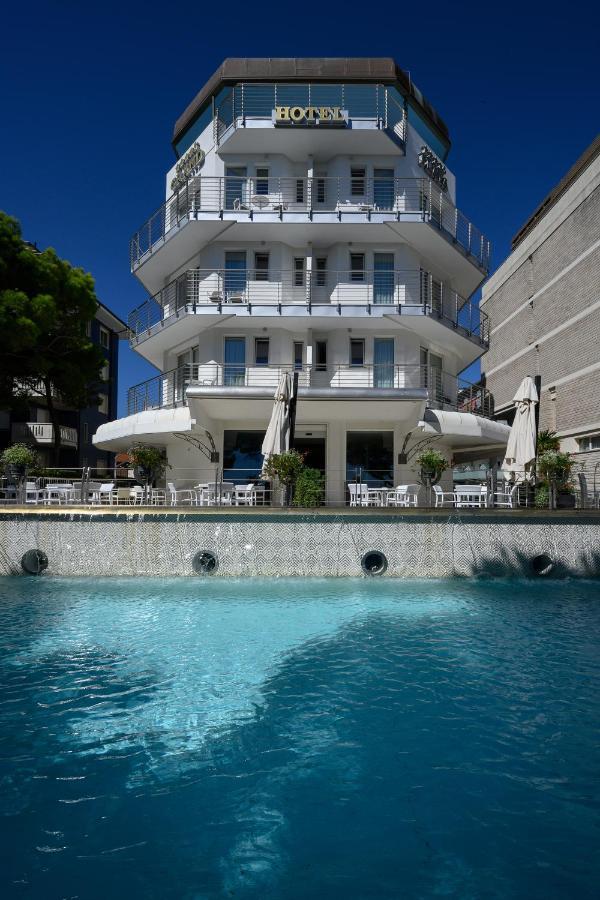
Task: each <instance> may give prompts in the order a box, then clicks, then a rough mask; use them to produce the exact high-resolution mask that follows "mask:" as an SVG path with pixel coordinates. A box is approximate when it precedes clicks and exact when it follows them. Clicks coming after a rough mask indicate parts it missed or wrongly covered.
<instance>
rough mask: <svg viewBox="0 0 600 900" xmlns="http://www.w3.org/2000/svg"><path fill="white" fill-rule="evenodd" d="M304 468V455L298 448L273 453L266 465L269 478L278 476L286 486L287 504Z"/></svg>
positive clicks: (265, 470) (265, 469) (265, 468)
mask: <svg viewBox="0 0 600 900" xmlns="http://www.w3.org/2000/svg"><path fill="white" fill-rule="evenodd" d="M303 468H304V456H303V455H302V453H299V452H298V451H297V450H286V452H285V453H273V454H272V455H271V456H269V458H268V459H267V461H266V463H265V465H264V469H263V471H264V473H265V475H268V477H269V478H276V479H277V480H278V481H280V482H281V484H282V485H283V486H284V487H285V504H286V506H287V505H288V504H289V498H290V495H291V491H292V488H293V486H294V484H295V482H296V479H297V478H298V475H299V474H300V472H301V471H302V469H303Z"/></svg>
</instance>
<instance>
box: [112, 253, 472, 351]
mask: <svg viewBox="0 0 600 900" xmlns="http://www.w3.org/2000/svg"><path fill="white" fill-rule="evenodd" d="M233 304H248V305H250V306H251V305H252V304H259V305H267V306H273V307H278V306H282V305H289V304H292V305H298V304H300V305H306V306H308V307H309V309H312V307H313V306H319V305H325V306H331V305H337V306H353V305H367V304H378V305H384V306H395V307H397V308H398V310H399V311H400V313H401V314H402V312H407V313H409V314H410V313H412V314H422V315H429V316H433V317H435V318H438V319H441V320H443V321H445V322H446V323H447V324H449V325H450V326H451V327H453V328H461V329H462V330H463V331H464V332H466V334H467V336H468V337H470V338H474V339H476V340H477V341H478V342H479V343H481V344H483V345H484V346H487V345H488V342H489V322H488V317H487V315H486V314H485V313H484V312H483V311H482V310H480V308H479V306H477V305H476V304H474V303H470V302H469V301H467V300H465V299H464V297H461V296H460V295H459V294H457V293H456V291H453V290H452V289H451V288H449V287H448V286H447V285H445V284H443V282H441V281H438V280H437V279H436V278H434V277H433V275H431V274H430V273H429V272H425V271H424V270H418V269H417V270H414V269H413V270H402V269H379V270H378V269H354V270H342V271H331V270H323V271H318V270H313V271H312V272H311V273H308V272H305V271H304V269H300V270H295V271H292V270H288V271H286V270H280V271H273V270H268V269H262V270H258V269H250V270H247V269H191V270H189V271H188V272H186V273H185V274H184V275H182V276H180V277H179V278H178V279H176V280H175V281H172V282H170V284H168V285H166V287H164V288H163V289H162V290H161V291H159V292H158V293H157V294H155V295H154V296H153V297H151V298H149V299H148V300H146V301H145V302H144V303H142V304H141V305H140V306H138V307H137V308H136V309H134V310H133V312H131V313H130V315H129V320H128V324H129V329H130V334H131V335H132V341H135V340H136V338H137V337H138V336H139V335H141V334H144V332H148V331H149V329H151V328H152V327H153V326H154V325H157V324H158V323H159V322H163V321H166V320H167V319H170V318H172V317H177V316H180V315H183V314H185V313H187V312H188V311H189V312H192V313H193V312H194V309H195V307H196V306H207V305H208V306H214V307H215V308H218V309H221V308H222V307H223V305H226V306H230V305H233ZM274 312H275V310H274Z"/></svg>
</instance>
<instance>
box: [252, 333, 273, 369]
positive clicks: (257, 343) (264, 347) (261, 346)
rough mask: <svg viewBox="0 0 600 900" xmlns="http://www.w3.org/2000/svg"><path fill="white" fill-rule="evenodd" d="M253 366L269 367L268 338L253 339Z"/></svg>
mask: <svg viewBox="0 0 600 900" xmlns="http://www.w3.org/2000/svg"><path fill="white" fill-rule="evenodd" d="M254 364H255V365H257V366H268V365H269V338H255V340H254Z"/></svg>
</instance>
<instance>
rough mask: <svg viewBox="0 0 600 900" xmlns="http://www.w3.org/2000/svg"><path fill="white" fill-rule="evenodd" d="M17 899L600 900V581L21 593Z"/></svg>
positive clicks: (95, 586) (230, 585)
mask: <svg viewBox="0 0 600 900" xmlns="http://www.w3.org/2000/svg"><path fill="white" fill-rule="evenodd" d="M0 645H1V648H2V650H1V657H0V685H1V692H0V766H1V772H0V777H1V784H2V791H1V793H0V828H1V832H2V833H1V835H0V848H1V853H2V866H1V869H0V894H1V896H2V897H10V898H12V897H24V898H43V900H54V898H57V900H58V898H81V900H87V898H90V900H96V898H98V900H100V898H102V900H106V898H111V900H120V898H157V900H159V898H160V900H169V898H184V900H209V898H210V900H212V898H222V897H223V898H227V897H235V898H261V900H263V898H265V900H267V898H285V900H288V898H291V900H295V898H360V900H363V898H387V897H390V898H421V897H423V898H427V897H444V898H448V897H452V898H454V897H456V898H461V900H465V898H467V900H468V898H508V897H523V898H544V900H548V898H555V897H557V898H563V897H564V898H592V897H594V898H597V897H598V895H599V885H600V859H599V854H598V847H599V838H600V809H599V807H600V804H599V794H600V791H599V784H600V777H599V776H600V762H599V758H600V755H599V752H598V751H599V745H600V689H599V688H600V683H599V682H600V679H599V674H600V587H599V586H598V584H593V583H591V582H568V581H567V582H562V583H560V582H547V581H543V580H542V581H536V582H525V581H523V582H519V581H510V582H509V581H495V582H494V581H488V582H485V581H474V580H472V581H459V580H455V581H447V582H442V581H433V582H425V581H414V582H406V581H398V580H393V579H382V580H377V579H371V580H369V579H364V580H336V579H327V580H306V581H302V580H283V579H282V580H275V581H272V580H271V581H267V580H239V581H230V580H225V579H224V580H217V579H210V578H208V579H202V578H197V579H179V580H173V581H161V580H156V579H152V580H144V579H131V580H104V581H103V580H94V581H92V580H91V579H90V580H83V579H81V580H79V579H77V580H67V579H52V578H44V577H43V578H39V579H28V578H15V579H0Z"/></svg>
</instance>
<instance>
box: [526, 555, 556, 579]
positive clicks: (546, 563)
mask: <svg viewBox="0 0 600 900" xmlns="http://www.w3.org/2000/svg"><path fill="white" fill-rule="evenodd" d="M553 568H554V560H553V559H552V557H551V556H548V554H547V553H540V555H539V556H534V557H533V559H532V560H531V571H532V572H533V574H534V575H549V574H550V572H551V571H552V569H553Z"/></svg>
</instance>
